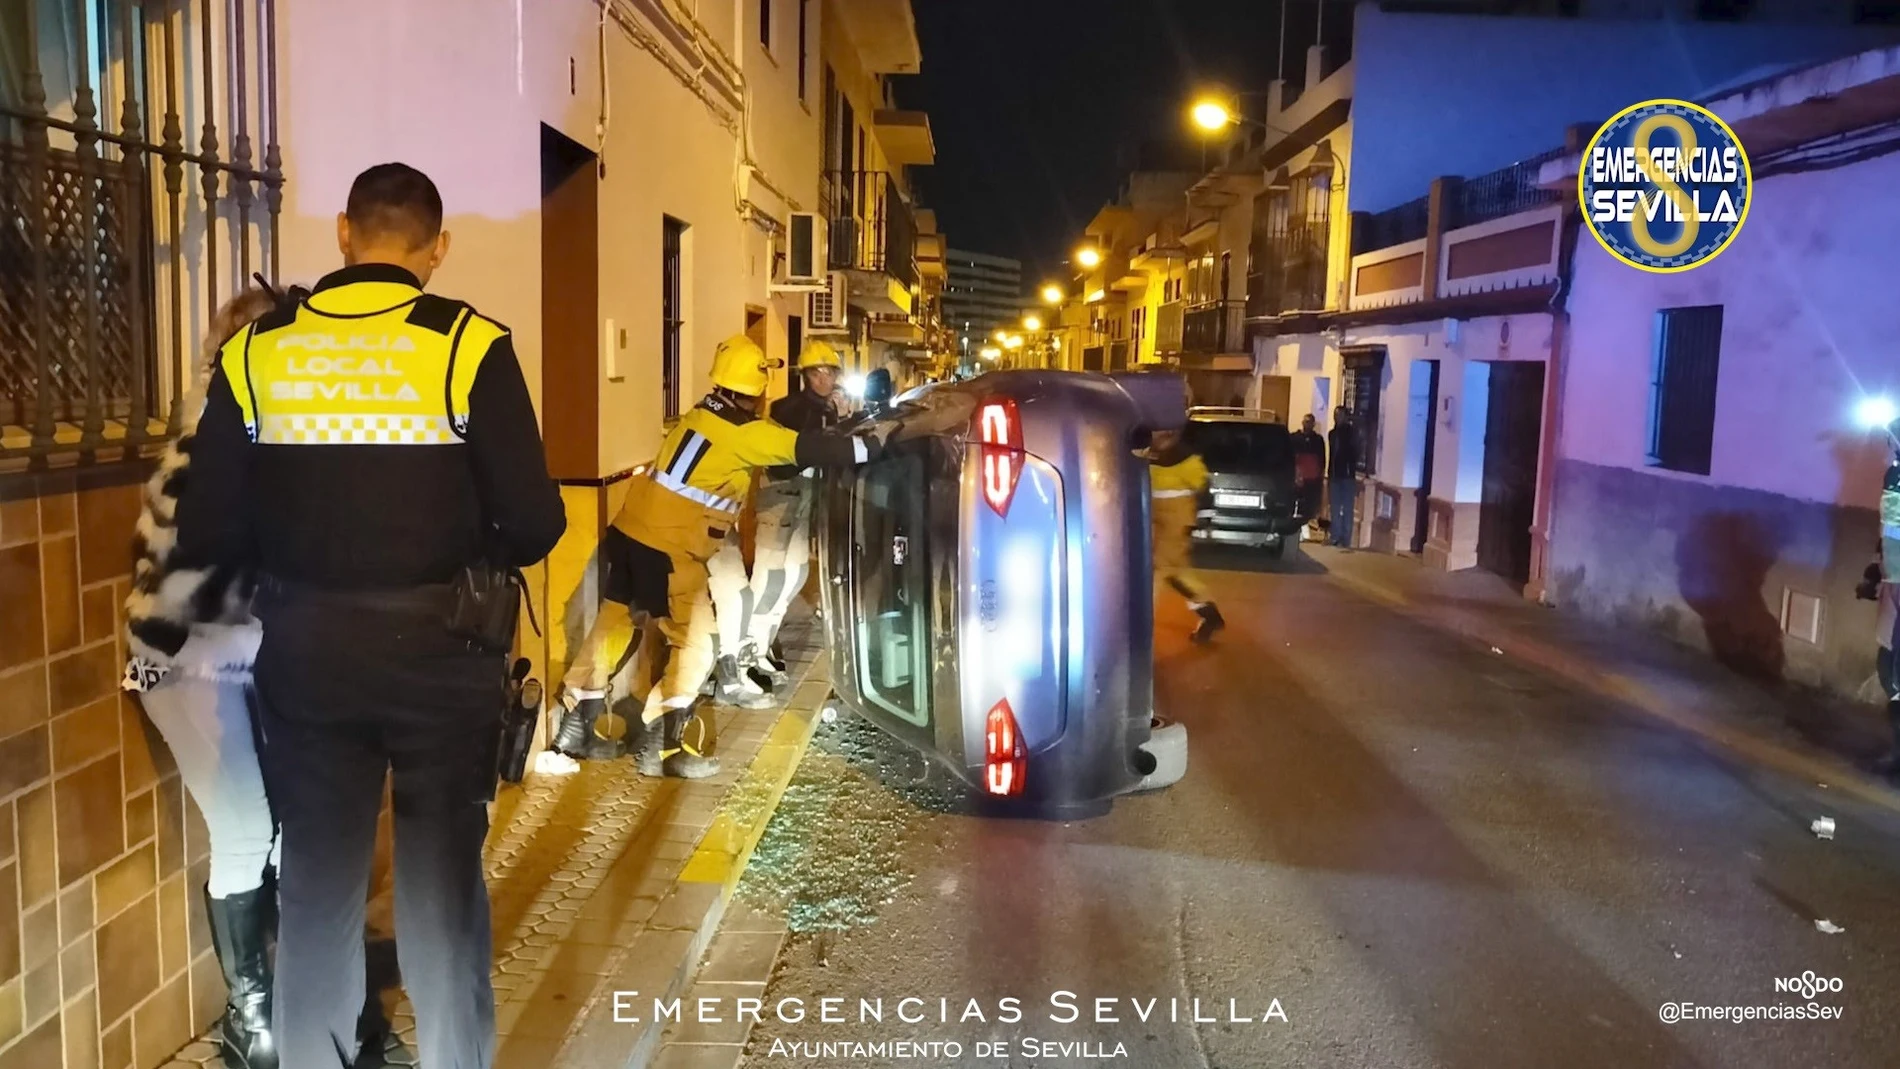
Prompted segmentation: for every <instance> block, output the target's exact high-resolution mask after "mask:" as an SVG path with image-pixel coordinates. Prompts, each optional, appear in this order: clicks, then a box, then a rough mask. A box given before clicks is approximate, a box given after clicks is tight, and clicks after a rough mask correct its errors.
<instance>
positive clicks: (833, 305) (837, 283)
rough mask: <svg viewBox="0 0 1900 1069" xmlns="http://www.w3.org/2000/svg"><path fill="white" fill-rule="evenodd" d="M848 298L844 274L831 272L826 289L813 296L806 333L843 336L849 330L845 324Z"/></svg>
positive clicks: (806, 322) (806, 321) (807, 318)
mask: <svg viewBox="0 0 1900 1069" xmlns="http://www.w3.org/2000/svg"><path fill="white" fill-rule="evenodd" d="M848 296H849V293H848V291H847V286H846V282H845V275H844V272H843V271H833V272H831V274H830V276H829V277H828V279H827V281H826V286H825V288H824V289H822V290H818V291H816V292H814V293H813V294H812V295H811V314H810V315H809V316H807V317H806V320H805V329H806V331H807V332H808V333H812V334H842V333H844V332H845V331H846V330H847V329H849V328H848V326H847V324H846V322H845V310H846V308H847V307H848V303H847V298H848Z"/></svg>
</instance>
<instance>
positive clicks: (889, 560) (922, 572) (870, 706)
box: [846, 440, 935, 748]
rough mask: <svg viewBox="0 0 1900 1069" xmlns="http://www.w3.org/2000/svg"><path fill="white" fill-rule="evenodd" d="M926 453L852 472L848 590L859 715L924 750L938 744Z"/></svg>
mask: <svg viewBox="0 0 1900 1069" xmlns="http://www.w3.org/2000/svg"><path fill="white" fill-rule="evenodd" d="M929 449H930V443H929V442H928V441H927V440H917V441H911V442H905V443H902V444H899V445H896V446H894V447H893V448H892V449H891V451H890V452H889V453H888V454H886V455H885V456H884V457H883V458H882V459H879V460H877V461H876V462H874V463H871V464H866V465H864V466H863V467H861V468H859V469H857V471H856V477H855V479H854V480H853V484H854V485H853V488H852V493H851V503H850V550H849V562H848V566H847V572H848V576H849V578H848V580H847V583H846V585H847V587H848V590H849V599H850V602H851V606H852V612H851V614H852V618H853V620H854V627H853V633H852V635H851V643H852V654H851V661H852V675H853V679H852V684H853V689H854V690H855V691H856V692H857V695H858V697H859V701H858V709H859V711H860V712H861V713H862V714H863V715H864V716H865V717H866V718H867V719H869V720H870V721H871V722H872V723H874V724H877V725H878V726H879V727H881V728H883V729H884V730H886V731H889V732H890V733H892V734H893V735H896V736H898V737H899V738H902V739H904V740H905V741H907V742H910V743H911V744H913V745H916V746H919V747H924V748H932V747H934V743H935V740H934V737H933V733H932V730H931V720H932V718H931V709H930V701H931V692H932V685H931V684H932V678H931V674H932V665H933V662H934V657H933V650H932V638H933V630H934V629H933V626H932V617H933V608H934V606H933V602H932V597H931V556H930V551H931V544H930V537H929V523H928V508H929V486H930V480H929V478H928V471H927V460H928V457H929Z"/></svg>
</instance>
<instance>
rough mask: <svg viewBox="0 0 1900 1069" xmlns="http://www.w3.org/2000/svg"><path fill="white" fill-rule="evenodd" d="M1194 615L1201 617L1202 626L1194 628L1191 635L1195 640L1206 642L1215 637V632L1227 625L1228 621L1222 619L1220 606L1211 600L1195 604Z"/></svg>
mask: <svg viewBox="0 0 1900 1069" xmlns="http://www.w3.org/2000/svg"><path fill="white" fill-rule="evenodd" d="M1194 615H1196V616H1198V617H1200V618H1201V623H1200V626H1199V627H1196V628H1195V629H1194V634H1193V635H1192V636H1191V637H1192V638H1193V640H1194V641H1195V642H1206V641H1207V640H1208V639H1211V638H1213V637H1214V632H1216V631H1219V630H1220V629H1221V628H1223V627H1226V626H1227V621H1226V620H1223V619H1221V614H1220V608H1219V607H1218V606H1216V605H1215V604H1214V603H1213V602H1211V601H1203V602H1201V603H1200V604H1198V605H1196V606H1194Z"/></svg>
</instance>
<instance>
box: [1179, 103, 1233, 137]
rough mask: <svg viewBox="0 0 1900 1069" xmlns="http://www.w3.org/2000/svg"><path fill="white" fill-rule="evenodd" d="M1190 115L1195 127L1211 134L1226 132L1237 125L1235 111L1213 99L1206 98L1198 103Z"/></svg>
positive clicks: (1190, 110)
mask: <svg viewBox="0 0 1900 1069" xmlns="http://www.w3.org/2000/svg"><path fill="white" fill-rule="evenodd" d="M1188 114H1189V115H1191V116H1193V118H1194V125H1196V126H1198V127H1200V128H1201V129H1203V130H1207V131H1210V132H1212V131H1216V130H1225V129H1226V128H1227V127H1229V126H1233V125H1236V123H1237V120H1236V119H1235V118H1234V112H1233V109H1232V108H1229V107H1228V106H1227V105H1225V104H1223V103H1221V102H1220V101H1218V100H1215V99H1213V98H1212V97H1204V98H1202V99H1201V100H1199V101H1196V102H1195V104H1194V107H1192V108H1191V109H1189V111H1188Z"/></svg>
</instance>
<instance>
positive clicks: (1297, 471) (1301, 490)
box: [1291, 412, 1326, 523]
mask: <svg viewBox="0 0 1900 1069" xmlns="http://www.w3.org/2000/svg"><path fill="white" fill-rule="evenodd" d="M1313 428H1314V420H1313V414H1312V413H1311V412H1308V413H1307V414H1306V415H1305V416H1303V417H1301V419H1300V429H1299V430H1297V431H1294V432H1293V435H1292V437H1291V442H1292V446H1293V498H1294V508H1295V509H1297V510H1298V516H1299V519H1300V522H1301V523H1312V522H1314V521H1315V520H1318V519H1319V503H1320V496H1321V495H1322V494H1323V493H1324V492H1325V490H1326V439H1325V438H1322V437H1321V436H1320V433H1319V431H1317V430H1314V429H1313Z"/></svg>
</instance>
